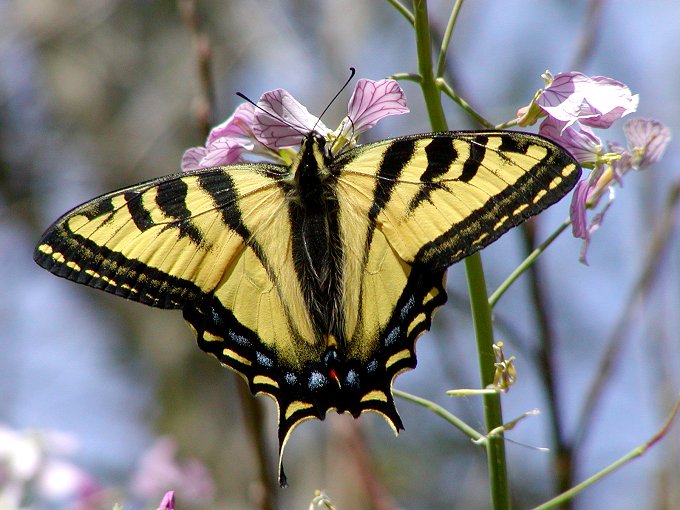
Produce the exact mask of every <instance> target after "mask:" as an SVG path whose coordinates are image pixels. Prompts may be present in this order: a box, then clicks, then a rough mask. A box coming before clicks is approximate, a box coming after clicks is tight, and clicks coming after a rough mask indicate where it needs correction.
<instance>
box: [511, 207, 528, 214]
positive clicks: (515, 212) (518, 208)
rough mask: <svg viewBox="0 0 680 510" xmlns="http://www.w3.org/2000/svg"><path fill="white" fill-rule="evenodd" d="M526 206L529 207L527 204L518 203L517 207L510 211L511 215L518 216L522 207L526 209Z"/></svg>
mask: <svg viewBox="0 0 680 510" xmlns="http://www.w3.org/2000/svg"><path fill="white" fill-rule="evenodd" d="M527 207H529V205H528V204H520V205H519V206H518V207H517V209H515V210H514V211H512V215H513V216H518V215H519V214H521V213H522V211H523V210H524V209H526V208H527Z"/></svg>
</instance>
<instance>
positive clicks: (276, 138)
mask: <svg viewBox="0 0 680 510" xmlns="http://www.w3.org/2000/svg"><path fill="white" fill-rule="evenodd" d="M408 111H409V110H408V108H407V106H406V99H405V96H404V92H403V90H402V89H401V87H399V85H398V84H397V82H396V81H394V80H378V81H373V80H366V79H362V80H359V81H358V82H357V85H356V87H355V89H354V93H353V94H352V98H351V99H350V101H349V104H348V113H347V117H345V119H343V121H342V122H341V124H340V126H339V127H338V129H336V130H335V131H331V130H330V129H329V128H328V127H326V126H325V125H324V123H323V122H321V120H319V119H318V118H317V117H315V116H314V115H312V114H311V113H309V111H308V110H307V108H305V107H304V106H303V105H302V104H300V103H299V102H298V101H297V100H296V99H295V98H294V97H293V96H292V95H290V94H289V93H288V92H287V91H285V90H284V89H276V90H271V91H269V92H265V93H264V94H263V95H262V97H260V100H259V101H258V103H257V106H253V105H251V104H249V103H243V104H241V105H240V106H239V107H238V108H237V110H236V112H234V115H232V116H231V117H230V118H229V119H227V120H226V121H225V122H224V123H223V124H221V125H219V126H217V127H216V128H214V129H213V130H212V131H211V132H210V136H209V137H208V140H207V141H206V145H205V146H204V147H194V148H192V149H189V150H187V151H186V152H185V153H184V156H183V157H182V169H183V170H196V169H199V168H209V167H212V166H218V165H225V164H231V163H237V162H240V161H244V160H245V156H248V155H251V154H255V155H259V156H264V157H266V158H267V159H269V160H272V161H274V162H277V163H288V162H290V160H291V158H292V157H293V156H294V151H292V150H291V148H292V147H296V146H298V145H300V144H301V143H302V140H303V139H304V137H305V136H307V134H308V133H310V132H312V131H314V132H316V133H318V134H320V135H321V136H323V137H324V138H325V139H326V140H327V142H328V145H327V149H328V150H329V152H331V153H338V152H340V151H341V150H343V149H345V148H346V147H351V146H353V145H354V144H355V143H356V140H357V138H358V136H359V134H360V133H362V132H364V131H366V130H368V129H370V128H372V127H373V126H375V125H376V123H377V122H378V121H380V120H382V119H383V118H385V117H388V116H390V115H401V114H403V113H407V112H408Z"/></svg>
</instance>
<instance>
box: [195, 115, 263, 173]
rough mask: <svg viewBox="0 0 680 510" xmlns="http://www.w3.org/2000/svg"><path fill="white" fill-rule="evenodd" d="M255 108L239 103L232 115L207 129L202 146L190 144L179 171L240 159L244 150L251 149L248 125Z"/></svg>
mask: <svg viewBox="0 0 680 510" xmlns="http://www.w3.org/2000/svg"><path fill="white" fill-rule="evenodd" d="M253 110H254V107H253V105H251V104H250V103H242V104H240V105H239V106H238V107H237V108H236V111H234V114H233V115H232V116H231V117H229V118H228V119H227V120H225V121H224V122H223V123H222V124H220V125H219V126H215V127H214V128H212V129H211V130H210V134H209V135H208V139H207V140H206V144H205V147H192V148H191V149H187V150H186V151H185V152H184V155H183V156H182V170H197V169H199V168H210V167H214V166H220V165H230V164H232V163H236V162H237V161H239V160H240V158H241V154H242V153H243V152H244V151H252V150H254V145H255V144H254V142H253V138H252V137H251V131H250V126H251V125H252V123H253V118H254V114H253Z"/></svg>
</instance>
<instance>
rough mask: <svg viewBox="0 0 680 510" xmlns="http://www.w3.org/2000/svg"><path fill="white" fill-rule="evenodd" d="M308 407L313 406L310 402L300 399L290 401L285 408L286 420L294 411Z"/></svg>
mask: <svg viewBox="0 0 680 510" xmlns="http://www.w3.org/2000/svg"><path fill="white" fill-rule="evenodd" d="M310 407H314V406H313V405H312V404H310V403H309V402H303V401H302V400H296V401H295V402H292V403H291V404H290V405H289V406H288V407H287V408H286V414H285V416H286V420H288V419H290V417H291V416H293V415H294V414H295V413H297V412H298V411H302V410H304V409H309V408H310Z"/></svg>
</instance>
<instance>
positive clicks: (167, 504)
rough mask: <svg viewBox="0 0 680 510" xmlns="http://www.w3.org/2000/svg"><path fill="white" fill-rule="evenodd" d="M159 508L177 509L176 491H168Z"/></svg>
mask: <svg viewBox="0 0 680 510" xmlns="http://www.w3.org/2000/svg"><path fill="white" fill-rule="evenodd" d="M158 510H175V493H174V491H168V492H166V493H165V496H163V499H162V500H161V504H160V505H158Z"/></svg>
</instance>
